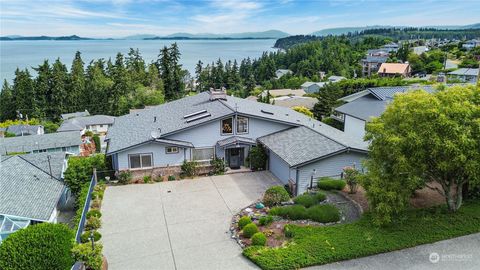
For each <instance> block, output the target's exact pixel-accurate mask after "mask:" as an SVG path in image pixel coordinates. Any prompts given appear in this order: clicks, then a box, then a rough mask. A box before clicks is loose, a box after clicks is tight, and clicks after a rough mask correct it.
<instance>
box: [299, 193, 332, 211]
mask: <svg viewBox="0 0 480 270" xmlns="http://www.w3.org/2000/svg"><path fill="white" fill-rule="evenodd" d="M326 198H327V196H326V195H325V194H324V193H322V192H318V193H308V194H303V195H300V196H297V197H296V198H295V199H293V202H294V203H295V204H300V205H303V206H305V207H306V208H309V207H311V206H314V205H317V204H318V203H319V202H321V201H324V200H325V199H326Z"/></svg>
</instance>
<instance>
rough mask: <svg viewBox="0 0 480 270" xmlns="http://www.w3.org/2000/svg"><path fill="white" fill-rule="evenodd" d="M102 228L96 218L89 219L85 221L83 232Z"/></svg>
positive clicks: (100, 222)
mask: <svg viewBox="0 0 480 270" xmlns="http://www.w3.org/2000/svg"><path fill="white" fill-rule="evenodd" d="M101 226H102V221H101V220H100V218H98V217H90V218H89V219H87V224H86V225H85V230H87V231H90V230H97V229H100V227H101Z"/></svg>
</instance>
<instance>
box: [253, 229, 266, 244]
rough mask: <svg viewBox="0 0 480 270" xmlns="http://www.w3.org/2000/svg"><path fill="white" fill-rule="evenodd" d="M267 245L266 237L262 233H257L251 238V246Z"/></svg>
mask: <svg viewBox="0 0 480 270" xmlns="http://www.w3.org/2000/svg"><path fill="white" fill-rule="evenodd" d="M266 243H267V237H266V236H265V234H263V233H262V232H257V233H255V234H254V235H253V236H252V245H254V246H265V244H266Z"/></svg>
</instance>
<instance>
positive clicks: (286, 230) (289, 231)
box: [283, 224, 294, 238]
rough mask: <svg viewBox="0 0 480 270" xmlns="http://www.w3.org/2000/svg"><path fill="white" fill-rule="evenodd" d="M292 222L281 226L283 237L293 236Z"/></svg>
mask: <svg viewBox="0 0 480 270" xmlns="http://www.w3.org/2000/svg"><path fill="white" fill-rule="evenodd" d="M292 226H293V225H292V224H287V225H285V226H284V227H283V233H284V234H285V237H288V238H292V237H293V236H294V230H293V229H292Z"/></svg>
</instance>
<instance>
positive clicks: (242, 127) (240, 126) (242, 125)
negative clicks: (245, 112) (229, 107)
mask: <svg viewBox="0 0 480 270" xmlns="http://www.w3.org/2000/svg"><path fill="white" fill-rule="evenodd" d="M237 133H248V118H247V117H244V116H238V117H237Z"/></svg>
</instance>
